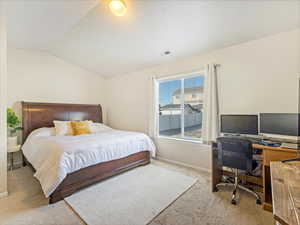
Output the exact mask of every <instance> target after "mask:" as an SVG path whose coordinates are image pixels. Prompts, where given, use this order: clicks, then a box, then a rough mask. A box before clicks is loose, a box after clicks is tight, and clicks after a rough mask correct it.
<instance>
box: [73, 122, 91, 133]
mask: <svg viewBox="0 0 300 225" xmlns="http://www.w3.org/2000/svg"><path fill="white" fill-rule="evenodd" d="M71 126H72V129H73V134H74V135H81V134H90V133H92V131H91V126H90V121H87V120H86V121H71Z"/></svg>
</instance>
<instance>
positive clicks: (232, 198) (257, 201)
mask: <svg viewBox="0 0 300 225" xmlns="http://www.w3.org/2000/svg"><path fill="white" fill-rule="evenodd" d="M226 186H227V187H228V186H230V187H233V188H234V189H233V192H232V197H231V204H233V205H236V192H237V189H241V190H244V191H246V192H248V193H250V194H252V195H254V196H255V197H256V204H258V205H261V199H260V196H259V195H258V194H257V193H256V192H254V191H252V190H250V189H248V188H246V187H244V186H242V185H240V184H239V180H238V170H237V169H236V170H235V177H234V184H232V183H219V184H217V185H216V188H217V191H218V188H219V187H226Z"/></svg>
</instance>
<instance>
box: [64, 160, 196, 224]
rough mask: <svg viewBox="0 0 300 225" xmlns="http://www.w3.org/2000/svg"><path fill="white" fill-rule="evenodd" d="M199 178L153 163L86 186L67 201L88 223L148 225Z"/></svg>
mask: <svg viewBox="0 0 300 225" xmlns="http://www.w3.org/2000/svg"><path fill="white" fill-rule="evenodd" d="M196 181H197V179H196V178H192V177H189V176H186V175H184V174H181V173H178V172H174V171H171V170H169V169H165V168H162V167H160V166H156V165H152V164H150V165H147V166H143V167H138V168H135V169H133V170H130V171H128V172H125V173H123V174H120V175H117V176H114V177H112V178H110V179H107V180H105V181H103V182H100V183H98V184H95V185H93V186H90V187H88V188H86V189H83V190H81V191H79V192H77V193H75V194H73V195H71V196H70V197H67V198H66V199H65V201H66V202H67V203H68V204H69V205H70V206H71V207H72V208H73V210H74V211H75V212H76V213H77V215H79V216H80V217H81V219H82V220H83V221H84V222H85V223H87V224H88V225H146V224H148V223H149V222H151V221H152V220H153V219H154V218H155V217H156V216H157V215H158V214H159V213H160V212H161V211H163V210H164V209H165V208H167V207H168V206H169V205H170V204H171V203H172V202H174V201H175V200H176V199H177V198H178V197H179V196H180V195H182V194H183V193H184V192H185V191H187V190H188V189H189V188H190V187H192V186H193V184H195V183H196Z"/></svg>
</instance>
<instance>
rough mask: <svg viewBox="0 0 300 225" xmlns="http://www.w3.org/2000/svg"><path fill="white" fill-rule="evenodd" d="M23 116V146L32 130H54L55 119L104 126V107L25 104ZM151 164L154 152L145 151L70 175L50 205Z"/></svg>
mask: <svg viewBox="0 0 300 225" xmlns="http://www.w3.org/2000/svg"><path fill="white" fill-rule="evenodd" d="M22 116H23V133H22V134H23V137H22V140H23V143H24V141H25V140H26V138H27V136H28V135H29V134H30V132H31V131H33V130H35V129H38V128H41V127H53V120H92V121H94V122H99V123H102V109H101V105H86V104H57V103H35V102H22ZM148 163H150V152H149V151H143V152H139V153H135V154H132V155H129V156H127V157H125V158H121V159H117V160H113V161H109V162H103V163H99V164H96V165H93V166H89V167H86V168H83V169H80V170H78V171H75V172H73V173H70V174H68V175H67V177H66V178H65V179H64V180H63V182H62V183H61V184H60V185H59V186H58V187H57V188H56V190H55V191H54V192H53V193H52V194H51V195H50V199H49V203H50V204H51V203H55V202H57V201H60V200H62V199H64V198H65V197H67V196H70V195H71V194H73V193H74V192H76V191H77V190H79V189H82V188H84V187H86V186H88V185H91V184H94V183H96V182H98V181H101V180H103V179H105V178H108V177H111V176H114V175H116V174H119V173H121V172H124V171H126V170H129V169H131V168H135V167H137V166H141V165H146V164H148ZM26 164H27V165H29V166H31V164H30V163H29V162H28V160H27V159H26V158H25V156H24V155H23V165H26ZM31 167H32V166H31ZM32 168H33V167H32Z"/></svg>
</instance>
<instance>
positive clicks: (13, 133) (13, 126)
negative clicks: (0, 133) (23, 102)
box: [7, 108, 22, 146]
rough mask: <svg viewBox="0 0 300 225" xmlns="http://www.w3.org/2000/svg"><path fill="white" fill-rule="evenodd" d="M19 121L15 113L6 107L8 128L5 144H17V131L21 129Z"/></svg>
mask: <svg viewBox="0 0 300 225" xmlns="http://www.w3.org/2000/svg"><path fill="white" fill-rule="evenodd" d="M20 124H21V121H20V119H19V118H18V116H17V115H16V113H15V112H14V111H13V110H12V109H10V108H8V109H7V128H8V137H7V144H8V146H17V145H18V136H17V131H18V130H22V127H21V126H20Z"/></svg>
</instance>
